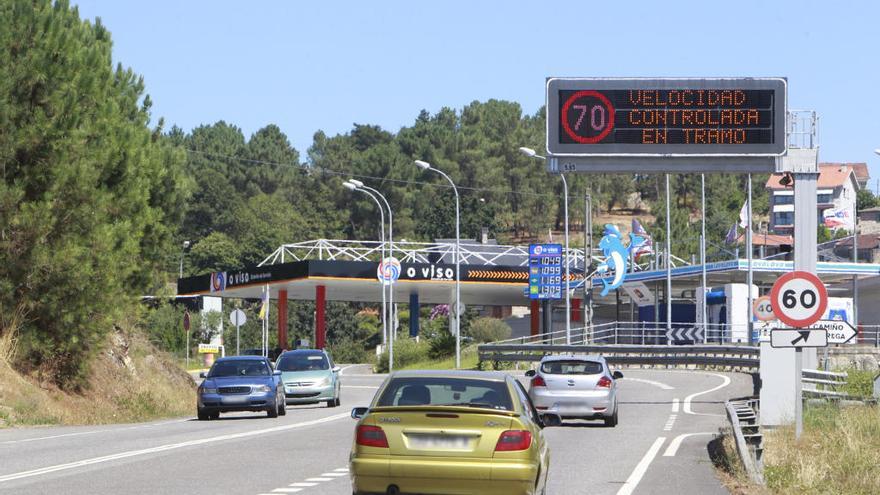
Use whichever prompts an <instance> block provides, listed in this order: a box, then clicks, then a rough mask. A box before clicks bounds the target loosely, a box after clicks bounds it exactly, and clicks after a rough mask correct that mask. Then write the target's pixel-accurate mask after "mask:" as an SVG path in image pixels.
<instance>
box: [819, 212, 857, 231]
mask: <svg viewBox="0 0 880 495" xmlns="http://www.w3.org/2000/svg"><path fill="white" fill-rule="evenodd" d="M822 220H823V223H824V224H825V226H826V227H828V228H829V229H831V230H837V229H845V230H853V221H852V216H851V215H850V214H849V210H847V209H846V208H828V209H826V210H824V211H823V212H822Z"/></svg>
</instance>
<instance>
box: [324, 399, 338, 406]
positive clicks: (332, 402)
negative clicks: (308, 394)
mask: <svg viewBox="0 0 880 495" xmlns="http://www.w3.org/2000/svg"><path fill="white" fill-rule="evenodd" d="M325 402H327V407H336V399H330V400H328V401H325Z"/></svg>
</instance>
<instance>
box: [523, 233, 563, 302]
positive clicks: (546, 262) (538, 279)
mask: <svg viewBox="0 0 880 495" xmlns="http://www.w3.org/2000/svg"><path fill="white" fill-rule="evenodd" d="M562 276H563V275H562V245H560V244H530V245H529V298H530V299H560V298H562Z"/></svg>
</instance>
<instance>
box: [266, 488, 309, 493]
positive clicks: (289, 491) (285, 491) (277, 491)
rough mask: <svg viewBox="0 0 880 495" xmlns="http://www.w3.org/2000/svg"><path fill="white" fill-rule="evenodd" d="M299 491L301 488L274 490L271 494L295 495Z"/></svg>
mask: <svg viewBox="0 0 880 495" xmlns="http://www.w3.org/2000/svg"><path fill="white" fill-rule="evenodd" d="M301 491H302V488H276V489H274V490H272V493H296V492H301Z"/></svg>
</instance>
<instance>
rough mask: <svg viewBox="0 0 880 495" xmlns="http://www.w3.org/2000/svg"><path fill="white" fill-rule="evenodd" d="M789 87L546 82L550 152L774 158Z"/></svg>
mask: <svg viewBox="0 0 880 495" xmlns="http://www.w3.org/2000/svg"><path fill="white" fill-rule="evenodd" d="M786 87H787V84H786V80H785V79H782V78H773V79H754V78H741V79H589V78H587V79H564V78H549V79H548V80H547V152H548V153H550V154H551V155H561V156H566V155H568V156H587V155H605V156H614V155H643V156H651V155H660V156H669V155H683V156H686V155H708V156H712V155H714V156H740V155H752V156H777V155H782V154H783V153H784V152H785V108H786V107H785V105H786V101H785V100H786Z"/></svg>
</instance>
